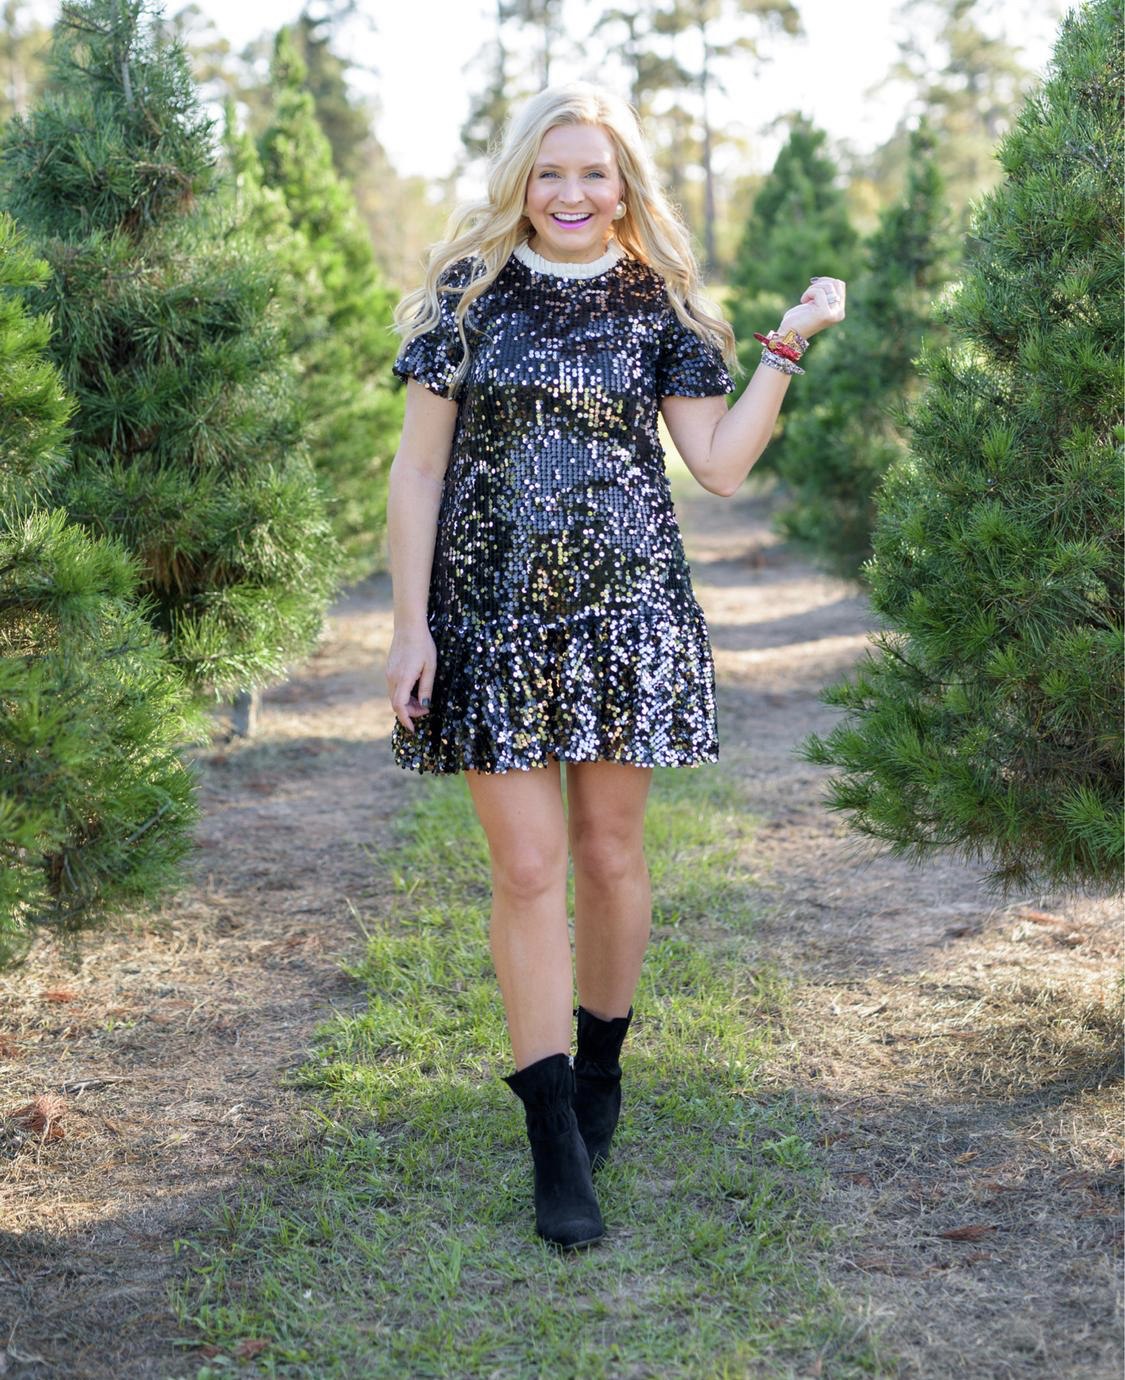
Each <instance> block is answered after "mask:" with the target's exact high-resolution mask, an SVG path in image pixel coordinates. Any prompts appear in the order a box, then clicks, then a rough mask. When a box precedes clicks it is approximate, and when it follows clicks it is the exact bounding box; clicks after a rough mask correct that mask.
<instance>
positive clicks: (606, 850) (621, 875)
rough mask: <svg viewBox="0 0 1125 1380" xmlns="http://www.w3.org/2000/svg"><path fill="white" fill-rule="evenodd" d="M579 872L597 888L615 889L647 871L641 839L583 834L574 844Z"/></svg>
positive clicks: (626, 835) (575, 865) (601, 833)
mask: <svg viewBox="0 0 1125 1380" xmlns="http://www.w3.org/2000/svg"><path fill="white" fill-rule="evenodd" d="M571 852H572V855H573V857H574V867H575V870H576V871H581V873H582V875H583V876H584V877H586V878H587V879H588V880H589V881H592V882H594V883H595V884H596V885H598V886H613V885H614V884H616V883H620V882H623V881H625V880H627V879H628V878H630V877H635V876H637V875H638V874H639V873H640V872H643V871H644V867H645V855H644V849H643V847H642V845H641V842H640V840H639V839H637V838H636V837H634V836H632V835H628V834H616V833H614V832H613V831H612V830H608V831H606V830H602V831H599V832H598V833H596V834H595V833H580V834H578V836H577V837H576V838H575V839H574V841H573V843H572V845H571Z"/></svg>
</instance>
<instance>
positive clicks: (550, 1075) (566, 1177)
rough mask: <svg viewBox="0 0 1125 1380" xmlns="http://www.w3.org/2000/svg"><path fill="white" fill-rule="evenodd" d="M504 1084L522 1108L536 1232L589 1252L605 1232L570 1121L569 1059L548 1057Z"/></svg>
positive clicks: (587, 1164)
mask: <svg viewBox="0 0 1125 1380" xmlns="http://www.w3.org/2000/svg"><path fill="white" fill-rule="evenodd" d="M503 1078H504V1082H505V1083H507V1085H508V1086H509V1087H510V1088H511V1090H512V1091H513V1092H514V1093H515V1094H516V1096H517V1097H518V1098H519V1099H520V1101H521V1102H522V1103H523V1105H524V1114H525V1119H526V1122H527V1138H528V1140H529V1141H530V1143H531V1156H532V1161H533V1164H534V1167H535V1230H536V1231H537V1232H538V1233H539V1235H540V1236H542V1237H543V1238H544V1239H545V1240H547V1241H550V1242H551V1243H552V1244H553V1245H556V1246H588V1245H589V1244H590V1243H591V1242H592V1241H596V1240H597V1239H598V1238H599V1237H600V1236H603V1235H604V1234H605V1226H604V1225H603V1223H602V1214H601V1209H600V1208H599V1207H598V1200H597V1197H596V1196H595V1194H594V1182H593V1179H592V1178H591V1177H590V1159H589V1156H588V1155H587V1153H586V1147H585V1145H583V1143H582V1136H581V1135H580V1133H579V1130H578V1123H577V1121H575V1119H574V1063H573V1060H572V1058H571V1056H570V1055H569V1054H548V1055H547V1056H546V1057H545V1058H543V1059H537V1060H536V1061H535V1063H534V1064H528V1065H527V1067H526V1068H522V1069H517V1070H516V1072H515V1073H508V1074H504V1075H503Z"/></svg>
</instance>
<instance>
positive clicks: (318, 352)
mask: <svg viewBox="0 0 1125 1380" xmlns="http://www.w3.org/2000/svg"><path fill="white" fill-rule="evenodd" d="M272 71H273V81H274V91H275V102H276V103H275V108H274V111H273V117H272V120H271V122H270V124H269V125H268V127H267V128H266V130H265V131H264V132H263V134H262V136H261V139H260V141H259V151H260V155H261V170H260V176H261V180H262V182H263V183H264V185H265V186H266V187H267V188H272V189H276V190H277V191H278V192H280V193H281V195H282V198H283V200H284V204H285V206H286V208H287V209H288V212H289V218H290V222H291V224H292V226H293V228H294V229H295V230H296V231H297V236H298V238H297V241H296V243H295V244H294V243H293V242H292V241H290V242H289V244H288V246H287V247H286V249H285V250H284V251H283V252H285V253H287V254H291V255H292V258H291V261H290V270H289V273H288V274H287V275H286V277H287V278H288V279H289V280H290V281H292V282H294V283H296V284H297V285H298V288H297V292H296V294H295V301H294V303H293V304H292V305H294V306H296V307H298V308H299V310H296V311H291V312H290V314H289V343H290V347H291V349H292V350H293V352H294V354H295V355H296V358H297V363H298V367H299V370H300V397H301V403H302V408H303V412H304V415H305V417H306V419H307V421H308V425H309V432H308V436H309V445H310V448H311V452H312V456H313V460H314V462H315V464H316V467H317V471H318V473H319V474H320V476H321V479H322V481H323V485H324V488H325V490H326V492H327V493H328V494H329V495H330V501H329V515H330V517H331V520H332V523H333V527H334V530H335V532H336V535H337V537H338V538H339V541H340V543H341V546H342V547H343V549H344V552H345V554H346V558H347V563H346V566H345V578H346V579H347V580H349V581H354V580H358V579H361V578H362V577H363V576H365V575H369V574H371V573H372V571H375V570H378V569H381V568H382V567H383V565H384V563H385V562H384V558H383V546H384V532H385V522H386V502H387V483H388V479H389V475H390V465H391V460H392V459H393V458H394V452H395V447H396V446H397V444H398V437H399V435H400V433H401V431H402V415H403V394H402V390H401V388H399V387H398V386H397V383H396V381H395V380H394V378H393V375H392V373H391V367H390V366H391V364H392V362H393V360H394V354H395V349H396V346H397V340H396V338H395V336H394V334H393V332H392V330H391V325H392V322H393V314H394V305H395V296H394V294H393V293H392V292H391V290H390V288H389V287H388V286H387V284H386V283H385V282H384V281H383V278H382V275H381V274H380V272H379V270H378V267H377V265H376V262H375V255H374V252H373V250H372V246H371V239H370V236H369V234H368V232H367V228H366V226H365V225H364V224H363V221H362V220H361V218H360V215H359V212H358V209H357V207H356V204H355V199H354V197H353V196H352V192H351V188H350V187H349V186H348V184H347V183H346V182H343V181H342V180H341V179H340V177H339V176H338V174H337V173H336V170H335V168H334V167H333V163H332V150H331V147H330V145H329V142H328V139H327V138H326V136H325V134H324V132H323V130H322V129H321V128H320V125H319V123H318V121H317V116H316V109H315V106H314V103H313V98H312V96H311V94H310V93H309V91H308V90H307V89H306V87H305V77H306V69H305V65H304V61H303V59H302V58H301V56H300V54H299V52H298V51H297V47H296V45H295V43H294V41H293V36H292V34H291V33H290V31H289V30H288V29H282V30H281V31H280V32H279V33H278V36H277V43H276V47H275V51H274V57H273V67H272ZM253 175H254V174H253V173H251V176H253ZM263 212H264V213H265V214H268V215H274V214H276V213H275V212H274V211H271V210H270V209H269V208H268V206H265V205H263Z"/></svg>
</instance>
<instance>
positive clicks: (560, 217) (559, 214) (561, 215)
mask: <svg viewBox="0 0 1125 1380" xmlns="http://www.w3.org/2000/svg"><path fill="white" fill-rule="evenodd" d="M551 214H552V215H553V216H554V217H555V219H556V220H589V218H590V213H589V211H586V212H584V213H583V214H582V215H580V216H575V215H567V214H566V213H565V212H564V211H553V212H552V213H551Z"/></svg>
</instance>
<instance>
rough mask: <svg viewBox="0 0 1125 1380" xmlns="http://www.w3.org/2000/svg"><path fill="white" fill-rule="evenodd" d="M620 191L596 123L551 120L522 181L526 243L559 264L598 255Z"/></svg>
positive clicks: (604, 135) (614, 163)
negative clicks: (528, 228)
mask: <svg viewBox="0 0 1125 1380" xmlns="http://www.w3.org/2000/svg"><path fill="white" fill-rule="evenodd" d="M622 191H623V187H622V183H621V178H620V175H619V174H618V171H617V159H616V157H615V155H614V152H613V143H612V142H611V140H610V137H609V135H608V134H607V133H606V131H605V130H604V129H603V128H602V127H601V125H555V127H554V128H553V129H549V130H548V131H547V133H546V134H544V136H543V138H542V140H541V141H540V144H539V152H538V154H537V155H536V158H535V166H534V167H533V168H532V170H531V176H530V177H529V178H528V180H527V193H526V198H525V202H524V212H525V214H526V215H527V218H528V220H530V221H531V227H532V229H531V234H530V235H529V236H528V247H529V248H530V249H533V250H534V251H535V252H536V254H542V255H543V257H544V258H545V259H555V260H556V261H557V262H559V263H576V264H581V263H590V262H591V261H592V260H594V259H598V258H600V257H601V256H602V255H603V254H604V253H605V251H606V245H607V244H608V243H609V237H610V234H611V232H612V229H613V213H614V211H615V210H616V209H617V203H618V201H619V200H620V199H621V193H622ZM572 215H573V216H574V217H575V219H570V217H571V216H572Z"/></svg>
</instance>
